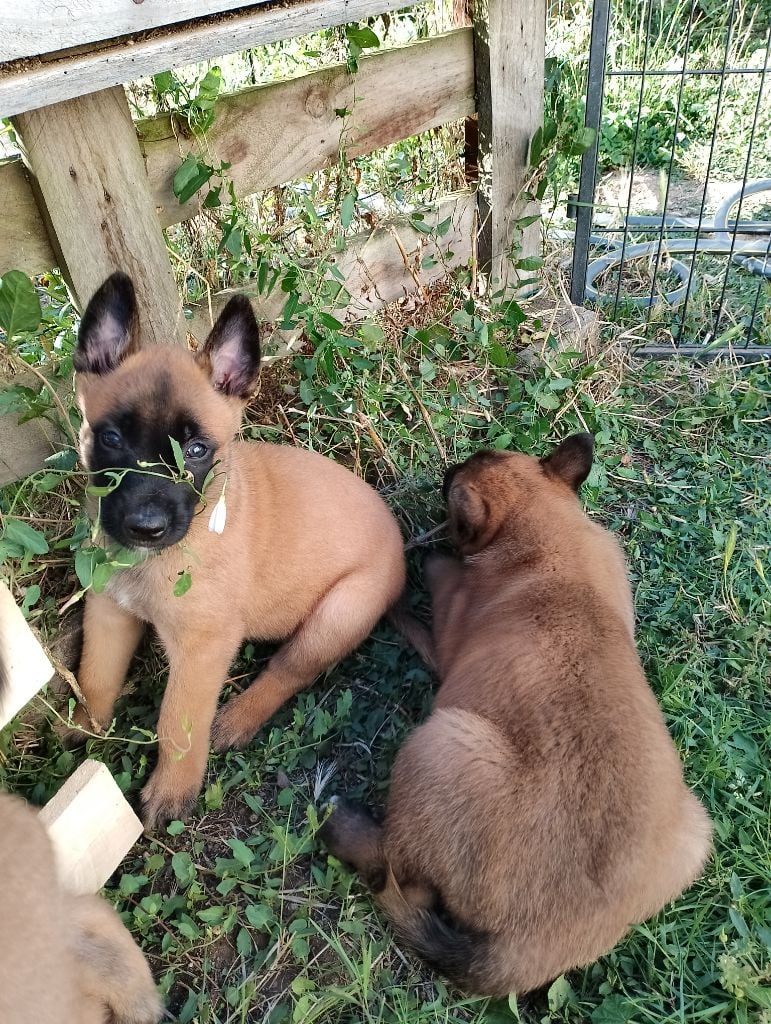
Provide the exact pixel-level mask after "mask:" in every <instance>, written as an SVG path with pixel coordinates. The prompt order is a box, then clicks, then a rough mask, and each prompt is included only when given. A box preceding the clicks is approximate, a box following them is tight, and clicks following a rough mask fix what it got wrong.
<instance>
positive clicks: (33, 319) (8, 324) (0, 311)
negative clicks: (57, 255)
mask: <svg viewBox="0 0 771 1024" xmlns="http://www.w3.org/2000/svg"><path fill="white" fill-rule="evenodd" d="M42 317H43V311H42V310H41V308H40V299H39V298H38V295H37V292H36V291H35V286H34V285H33V284H32V282H31V281H30V279H29V278H28V277H27V275H26V274H22V272H21V271H20V270H9V271H8V273H7V274H4V275H3V276H2V277H0V327H2V328H3V330H4V331H5V333H6V335H7V336H8V340H9V341H10V340H11V339H12V338H14V337H15V336H16V335H17V334H22V333H29V332H31V331H36V330H37V328H38V325H39V324H40V321H41V319H42Z"/></svg>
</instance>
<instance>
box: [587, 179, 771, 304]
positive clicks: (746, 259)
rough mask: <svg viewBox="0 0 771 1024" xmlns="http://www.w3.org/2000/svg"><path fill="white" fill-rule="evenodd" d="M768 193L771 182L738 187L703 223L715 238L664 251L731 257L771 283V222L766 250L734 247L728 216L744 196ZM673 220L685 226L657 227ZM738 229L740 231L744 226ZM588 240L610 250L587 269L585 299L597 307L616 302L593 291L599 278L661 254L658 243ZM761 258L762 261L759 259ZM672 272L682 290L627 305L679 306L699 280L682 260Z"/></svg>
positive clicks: (676, 242) (757, 226) (671, 244)
mask: <svg viewBox="0 0 771 1024" xmlns="http://www.w3.org/2000/svg"><path fill="white" fill-rule="evenodd" d="M766 191H771V178H764V179H763V180H761V181H755V182H752V183H751V184H748V185H744V187H739V188H738V189H737V190H736V191H735V192H732V193H731V194H730V195H729V196H727V197H726V199H724V200H723V202H722V203H721V204H720V207H719V208H718V210H717V212H716V213H715V216H714V218H713V220H712V222H711V223H710V222H709V221H707V222H703V223H702V226H701V231H702V232H704V233H706V234H712V235H714V238H702V237H699V238H698V239H696V238H676V239H671V240H668V241H667V242H666V243H663V244H662V246H661V247H662V248H664V247H665V251H666V252H667V253H694V252H713V253H716V254H719V255H723V256H727V255H730V256H731V259H732V260H733V262H734V263H736V264H737V265H738V266H740V267H742V268H743V269H744V270H746V271H748V272H749V273H751V274H756V275H758V276H759V277H765V278H768V279H769V280H771V251H770V250H771V222H769V224H768V225H767V227H765V233H767V234H768V235H769V243H768V244H767V245H766V246H765V247H763V246H759V245H758V243H757V242H743V243H741V244H737V243H733V244H732V241H731V235H730V234H729V228H728V214H729V213H730V211H731V210H732V209H733V207H734V206H735V205H736V204H737V203H738V202H740V200H741V199H742V198H743V197H744V196H749V195H755V194H756V193H758V192H766ZM653 220H654V219H653V218H650V217H629V218H628V220H627V226H628V227H634V226H636V225H637V223H638V222H643V223H644V225H645V226H648V227H651V228H652V227H653V226H654V225H653V223H650V222H652V221H653ZM670 220H671V221H673V222H675V221H676V222H678V223H682V221H683V220H684V218H682V217H677V218H667V219H665V220H663V221H662V219H661V218H659V219H658V221H657V224H658V225H659V226H660V225H661V224H662V223H664V225H665V226H666V225H667V223H668V222H669V221H670ZM639 226H643V225H639ZM738 228H739V229H741V225H739V226H738ZM752 229H753V231H759V230H761V231H762V230H763V222H753V223H752ZM589 240H590V242H591V243H592V244H593V245H604V246H606V247H607V248H608V252H607V254H606V255H604V256H599V257H598V258H597V259H595V260H592V262H591V263H590V264H589V266H588V267H587V269H586V291H585V295H586V298H587V299H588V300H589V301H591V302H596V303H598V304H602V303H607V302H612V301H614V296H610V295H602V294H601V293H600V292H599V291H598V290H597V289H596V288H595V287H594V282H595V281H596V280H597V278H598V277H599V276H600V274H602V273H604V271H606V270H607V269H608V268H609V267H613V266H617V265H619V264H621V263H622V262H624V263H626V262H627V261H628V260H635V259H641V258H642V257H645V256H648V257H650V256H653V257H655V256H656V254H657V253H658V252H659V251H660V243H659V242H658V241H653V242H638V243H635V244H634V245H624V244H623V243H620V242H614V241H610V240H609V239H607V238H605V237H604V236H602V235H592V236H591V237H590V239H589ZM758 257H761V258H760V259H758ZM669 269H670V270H671V271H672V272H673V273H674V274H675V275H676V276H677V278H678V279H679V280H680V282H681V286H680V287H679V288H675V289H674V290H672V291H670V292H666V293H665V294H664V295H663V296H653V297H651V296H649V295H648V296H644V295H640V296H626V298H625V301H626V302H628V303H630V304H631V305H633V306H640V307H642V308H646V307H648V306H652V305H654V304H655V303H657V302H659V301H660V300H661V299H662V298H663V299H664V301H665V302H668V303H669V304H670V305H671V306H677V305H679V304H680V303H681V302H683V301H684V300H685V299H686V297H687V295H688V282H689V279H690V281H691V291H693V290H694V286H695V285H696V284H697V280H696V276H695V275H694V274H691V271H690V269H689V268H688V267H687V266H686V265H685V264H684V263H681V262H680V261H679V260H672V262H671V264H670V265H669Z"/></svg>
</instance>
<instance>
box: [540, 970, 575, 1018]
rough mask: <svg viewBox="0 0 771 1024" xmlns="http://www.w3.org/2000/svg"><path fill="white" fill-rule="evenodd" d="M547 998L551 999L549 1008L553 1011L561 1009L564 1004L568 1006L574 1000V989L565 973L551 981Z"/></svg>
mask: <svg viewBox="0 0 771 1024" xmlns="http://www.w3.org/2000/svg"><path fill="white" fill-rule="evenodd" d="M546 998H547V999H548V1000H549V1009H550V1010H551V1012H552V1013H555V1012H556V1011H557V1010H561V1009H562V1007H563V1006H567V1004H568V1003H570V1002H571V1001H572V999H573V989H572V988H571V987H570V984H569V983H568V981H567V980H566V978H565V975H564V974H561V975H560V976H559V978H557V980H556V981H553V982H552V983H551V985H550V986H549V991H548V992H547V994H546Z"/></svg>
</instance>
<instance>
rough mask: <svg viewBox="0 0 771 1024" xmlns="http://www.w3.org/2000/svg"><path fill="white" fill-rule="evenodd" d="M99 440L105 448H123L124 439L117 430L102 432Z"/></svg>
mask: <svg viewBox="0 0 771 1024" xmlns="http://www.w3.org/2000/svg"><path fill="white" fill-rule="evenodd" d="M99 440H100V441H101V442H102V444H103V445H104V446H105V448H121V447H122V446H123V438H122V437H121V436H120V434H119V433H118V431H117V430H102V431H101V432H100V434H99Z"/></svg>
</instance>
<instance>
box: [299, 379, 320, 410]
mask: <svg viewBox="0 0 771 1024" xmlns="http://www.w3.org/2000/svg"><path fill="white" fill-rule="evenodd" d="M300 398H301V399H302V400H303V402H305V404H306V405H312V404H313V403H314V402H315V401H316V392H315V390H314V388H313V384H311V382H310V381H309V380H301V381H300Z"/></svg>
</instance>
